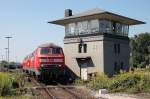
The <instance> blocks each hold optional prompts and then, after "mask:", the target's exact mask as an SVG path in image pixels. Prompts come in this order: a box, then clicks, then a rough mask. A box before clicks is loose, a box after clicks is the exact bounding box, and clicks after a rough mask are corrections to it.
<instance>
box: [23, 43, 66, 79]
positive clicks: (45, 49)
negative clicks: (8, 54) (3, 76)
mask: <svg viewBox="0 0 150 99" xmlns="http://www.w3.org/2000/svg"><path fill="white" fill-rule="evenodd" d="M64 63H65V60H64V53H63V50H62V48H61V47H60V46H57V45H55V44H52V43H50V44H43V45H40V46H39V47H38V48H37V49H36V50H35V51H34V52H33V53H31V54H30V55H28V56H27V57H26V58H25V59H24V60H23V63H22V65H23V71H25V72H26V73H29V74H31V75H33V76H35V77H36V78H38V79H40V80H42V79H48V78H53V79H58V78H59V77H61V75H63V74H64V66H65V65H64Z"/></svg>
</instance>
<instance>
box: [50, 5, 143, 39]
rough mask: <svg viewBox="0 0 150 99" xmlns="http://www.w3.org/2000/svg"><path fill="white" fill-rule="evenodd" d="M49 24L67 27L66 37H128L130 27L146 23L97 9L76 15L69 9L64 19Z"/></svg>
mask: <svg viewBox="0 0 150 99" xmlns="http://www.w3.org/2000/svg"><path fill="white" fill-rule="evenodd" d="M49 23H53V24H58V25H62V26H65V37H74V36H82V35H85V36H86V35H89V34H104V33H107V34H112V35H119V36H126V37H127V36H128V33H129V26H130V25H137V24H144V23H145V22H142V21H138V20H135V19H131V18H128V17H125V16H121V15H118V14H114V13H111V12H108V11H104V10H101V9H98V8H96V9H92V10H89V11H86V12H83V13H80V14H75V15H72V10H70V9H67V10H65V17H64V18H62V19H59V20H55V21H50V22H49Z"/></svg>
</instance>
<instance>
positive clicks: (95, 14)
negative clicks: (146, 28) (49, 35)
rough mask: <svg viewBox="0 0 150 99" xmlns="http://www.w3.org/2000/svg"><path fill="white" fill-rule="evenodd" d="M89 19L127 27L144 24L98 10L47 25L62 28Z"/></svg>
mask: <svg viewBox="0 0 150 99" xmlns="http://www.w3.org/2000/svg"><path fill="white" fill-rule="evenodd" d="M90 19H106V20H112V21H116V22H120V23H123V24H127V25H137V24H145V22H142V21H139V20H136V19H132V18H128V17H125V16H121V15H119V14H115V13H112V12H108V11H105V10H102V9H99V8H95V9H92V10H88V11H85V12H83V13H79V14H75V15H72V16H69V17H64V18H62V19H58V20H54V21H49V22H48V23H53V24H58V25H63V26H64V25H66V24H68V23H72V22H79V21H84V20H90Z"/></svg>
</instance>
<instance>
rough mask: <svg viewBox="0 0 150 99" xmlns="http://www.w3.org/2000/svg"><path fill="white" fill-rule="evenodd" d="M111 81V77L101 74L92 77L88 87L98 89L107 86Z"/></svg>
mask: <svg viewBox="0 0 150 99" xmlns="http://www.w3.org/2000/svg"><path fill="white" fill-rule="evenodd" d="M110 83H111V79H110V78H108V77H107V76H106V75H104V74H101V75H98V76H96V77H95V78H93V79H92V80H91V81H90V82H89V84H88V87H90V88H92V89H94V90H98V89H103V88H106V89H107V88H109V85H110Z"/></svg>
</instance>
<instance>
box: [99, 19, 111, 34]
mask: <svg viewBox="0 0 150 99" xmlns="http://www.w3.org/2000/svg"><path fill="white" fill-rule="evenodd" d="M99 25H100V32H102V33H111V32H112V22H111V21H107V20H100V21H99Z"/></svg>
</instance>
